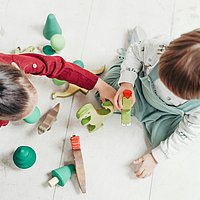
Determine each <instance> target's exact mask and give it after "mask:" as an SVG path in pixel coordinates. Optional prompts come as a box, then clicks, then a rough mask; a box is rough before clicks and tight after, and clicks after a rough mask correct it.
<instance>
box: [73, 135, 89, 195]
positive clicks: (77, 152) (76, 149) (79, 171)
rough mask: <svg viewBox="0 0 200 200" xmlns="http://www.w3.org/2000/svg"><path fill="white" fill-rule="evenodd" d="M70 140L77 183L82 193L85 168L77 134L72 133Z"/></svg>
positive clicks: (83, 190) (84, 185)
mask: <svg viewBox="0 0 200 200" xmlns="http://www.w3.org/2000/svg"><path fill="white" fill-rule="evenodd" d="M70 140H71V145H72V153H73V157H74V164H75V170H76V175H77V179H78V183H79V186H80V189H81V191H82V193H86V181H85V170H84V165H83V157H82V153H81V147H80V138H79V136H76V135H73V136H72V137H71V138H70Z"/></svg>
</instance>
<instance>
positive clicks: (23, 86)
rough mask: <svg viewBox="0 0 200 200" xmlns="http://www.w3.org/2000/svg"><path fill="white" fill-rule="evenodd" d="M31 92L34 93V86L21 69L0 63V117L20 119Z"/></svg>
mask: <svg viewBox="0 0 200 200" xmlns="http://www.w3.org/2000/svg"><path fill="white" fill-rule="evenodd" d="M32 93H36V91H35V88H34V87H33V85H32V84H31V82H30V81H29V80H28V78H27V77H26V75H25V74H24V73H23V72H22V71H20V70H19V69H17V68H16V67H14V66H12V65H6V64H0V119H3V120H11V121H15V120H19V119H21V116H22V115H23V114H24V113H26V109H27V108H28V106H29V103H30V101H31V94H32Z"/></svg>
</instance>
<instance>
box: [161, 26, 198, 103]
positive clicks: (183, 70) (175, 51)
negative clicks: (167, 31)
mask: <svg viewBox="0 0 200 200" xmlns="http://www.w3.org/2000/svg"><path fill="white" fill-rule="evenodd" d="M159 63H160V64H159V71H158V73H159V77H160V79H161V81H162V82H163V83H164V84H165V85H166V86H167V87H168V88H169V90H171V91H172V92H173V93H174V94H175V95H177V96H179V97H181V98H183V99H188V100H189V99H199V98H200V29H197V30H193V31H191V32H189V33H185V34H183V35H181V37H179V38H177V39H175V40H174V41H172V42H171V43H170V44H169V46H167V48H166V51H165V52H164V53H163V54H162V56H161V58H160V61H159Z"/></svg>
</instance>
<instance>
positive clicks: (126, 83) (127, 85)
mask: <svg viewBox="0 0 200 200" xmlns="http://www.w3.org/2000/svg"><path fill="white" fill-rule="evenodd" d="M120 86H121V87H123V88H127V89H131V90H132V89H133V85H132V83H128V82H123V83H121V84H120Z"/></svg>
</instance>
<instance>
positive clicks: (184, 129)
mask: <svg viewBox="0 0 200 200" xmlns="http://www.w3.org/2000/svg"><path fill="white" fill-rule="evenodd" d="M199 136H200V107H198V108H197V109H195V110H194V111H191V112H190V113H188V114H186V115H185V116H184V118H183V120H182V121H181V122H180V123H179V126H178V127H177V129H176V130H175V131H174V133H173V134H172V135H171V136H169V137H168V138H167V139H166V140H164V141H162V142H161V143H160V145H159V146H158V147H156V148H154V149H153V150H152V154H153V156H154V158H155V159H156V161H157V162H158V163H159V162H162V161H164V160H166V159H168V158H171V157H173V156H175V155H176V154H177V153H178V152H179V151H181V150H183V149H185V148H186V147H187V146H188V145H189V144H191V143H192V142H194V141H196V140H197V138H199Z"/></svg>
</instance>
